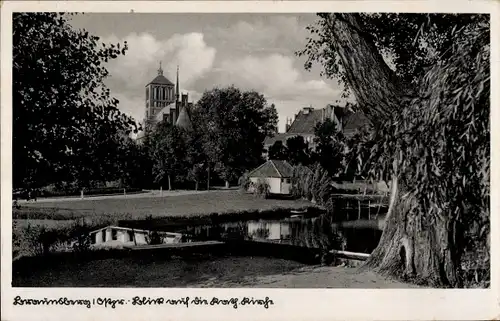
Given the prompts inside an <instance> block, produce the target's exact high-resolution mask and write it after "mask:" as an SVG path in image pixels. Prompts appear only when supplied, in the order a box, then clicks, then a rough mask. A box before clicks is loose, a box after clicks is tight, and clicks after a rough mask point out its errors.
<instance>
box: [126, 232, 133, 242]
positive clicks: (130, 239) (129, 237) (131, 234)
mask: <svg viewBox="0 0 500 321" xmlns="http://www.w3.org/2000/svg"><path fill="white" fill-rule="evenodd" d="M127 234H128V240H129V241H130V242H133V241H134V232H132V231H127Z"/></svg>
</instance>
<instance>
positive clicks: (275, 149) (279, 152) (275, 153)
mask: <svg viewBox="0 0 500 321" xmlns="http://www.w3.org/2000/svg"><path fill="white" fill-rule="evenodd" d="M268 156H269V159H274V160H287V159H288V149H287V147H286V146H285V145H284V144H283V142H282V141H281V140H277V141H275V142H274V144H272V145H271V147H269V151H268Z"/></svg>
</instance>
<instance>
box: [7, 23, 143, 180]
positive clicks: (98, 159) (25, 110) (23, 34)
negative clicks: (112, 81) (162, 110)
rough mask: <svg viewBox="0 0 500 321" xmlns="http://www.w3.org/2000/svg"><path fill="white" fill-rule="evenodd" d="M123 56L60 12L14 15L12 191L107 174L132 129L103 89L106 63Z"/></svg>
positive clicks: (119, 48)
mask: <svg viewBox="0 0 500 321" xmlns="http://www.w3.org/2000/svg"><path fill="white" fill-rule="evenodd" d="M126 50H127V44H126V43H125V44H124V45H123V46H120V44H117V45H114V44H111V45H108V46H106V45H105V44H103V43H100V42H99V38H98V37H96V36H92V35H90V34H89V33H88V32H87V31H85V30H75V29H74V28H73V27H71V26H70V25H69V24H68V22H67V15H64V14H57V13H15V14H14V15H13V91H12V93H13V142H14V143H13V185H14V187H21V186H27V185H33V186H42V185H46V184H49V183H54V182H58V181H61V180H71V179H73V178H74V177H73V175H74V174H75V173H79V175H80V177H79V179H80V180H82V181H89V180H91V179H94V178H95V177H97V176H100V175H106V176H107V175H108V174H109V170H110V168H112V166H111V163H112V162H114V161H115V158H114V157H113V155H110V154H108V153H107V152H105V151H107V150H109V149H108V147H112V148H111V150H116V148H117V146H116V144H115V142H113V140H114V137H115V135H117V134H118V133H119V132H121V131H124V132H126V133H129V132H130V131H131V130H135V129H136V127H135V126H136V125H135V123H134V121H133V120H132V119H131V118H129V117H127V116H125V115H124V114H123V113H121V112H120V111H119V110H118V108H117V105H118V100H117V99H115V98H112V97H111V95H110V91H109V89H108V88H106V86H105V85H104V83H103V80H104V79H105V78H106V77H107V76H108V71H107V70H106V68H105V67H104V63H106V62H108V61H109V60H111V59H114V58H116V57H118V56H119V55H120V54H125V51H126ZM104 137H108V139H103V138H104ZM88 151H91V152H92V154H87V152H88ZM84 156H85V158H83V157H84ZM95 165H98V166H100V167H101V168H96V167H95ZM92 167H93V168H92ZM102 167H105V168H102ZM106 176H100V177H101V178H103V179H105V178H106Z"/></svg>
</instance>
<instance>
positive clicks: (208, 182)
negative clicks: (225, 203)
mask: <svg viewBox="0 0 500 321" xmlns="http://www.w3.org/2000/svg"><path fill="white" fill-rule="evenodd" d="M209 190H210V164H209V165H208V176H207V191H209Z"/></svg>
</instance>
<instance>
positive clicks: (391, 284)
mask: <svg viewBox="0 0 500 321" xmlns="http://www.w3.org/2000/svg"><path fill="white" fill-rule="evenodd" d="M195 287H224V288H226V287H229V288H232V287H255V288H362V289H383V288H392V289H395V288H418V286H416V285H412V284H406V283H401V282H398V281H394V280H390V279H387V278H384V277H382V276H380V275H377V274H375V273H373V272H361V271H359V270H358V269H356V268H345V267H328V266H325V267H303V268H300V269H296V270H293V271H291V272H286V273H283V274H274V275H267V276H256V277H245V278H244V279H243V280H241V281H239V282H232V281H222V282H220V281H218V280H217V279H216V278H212V279H210V280H207V281H205V282H203V283H200V284H199V285H197V286H195Z"/></svg>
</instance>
